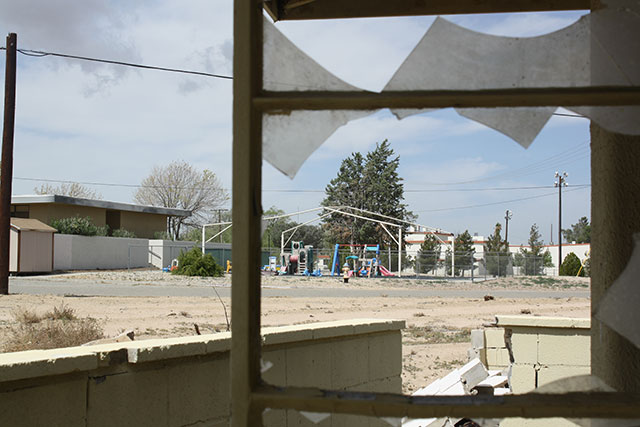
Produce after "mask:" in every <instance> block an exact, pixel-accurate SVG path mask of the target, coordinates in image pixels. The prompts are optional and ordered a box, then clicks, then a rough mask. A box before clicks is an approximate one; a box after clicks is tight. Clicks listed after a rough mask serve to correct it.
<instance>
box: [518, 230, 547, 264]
mask: <svg viewBox="0 0 640 427" xmlns="http://www.w3.org/2000/svg"><path fill="white" fill-rule="evenodd" d="M528 243H529V248H530V249H524V248H520V253H521V254H522V257H523V259H522V264H523V266H524V271H525V274H526V275H528V276H532V275H538V274H540V273H542V269H543V267H544V253H543V252H542V249H543V245H544V241H543V240H542V238H541V236H540V232H539V231H538V226H537V225H536V224H533V225H532V226H531V230H529V241H528Z"/></svg>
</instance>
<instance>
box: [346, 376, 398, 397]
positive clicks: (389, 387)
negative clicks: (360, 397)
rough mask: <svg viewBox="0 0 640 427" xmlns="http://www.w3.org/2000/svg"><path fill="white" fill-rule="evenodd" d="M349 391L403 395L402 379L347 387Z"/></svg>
mask: <svg viewBox="0 0 640 427" xmlns="http://www.w3.org/2000/svg"><path fill="white" fill-rule="evenodd" d="M347 390H349V391H368V392H372V393H402V378H401V377H399V376H395V377H389V378H382V379H379V380H375V381H369V382H368V383H364V384H359V385H357V386H353V387H347Z"/></svg>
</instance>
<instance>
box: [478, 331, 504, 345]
mask: <svg viewBox="0 0 640 427" xmlns="http://www.w3.org/2000/svg"><path fill="white" fill-rule="evenodd" d="M484 340H485V346H486V347H487V348H490V347H495V348H501V347H506V346H507V345H506V344H505V342H504V328H486V329H485V330H484Z"/></svg>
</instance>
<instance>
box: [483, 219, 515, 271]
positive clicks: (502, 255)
mask: <svg viewBox="0 0 640 427" xmlns="http://www.w3.org/2000/svg"><path fill="white" fill-rule="evenodd" d="M501 231H502V225H501V224H500V223H499V222H498V223H496V227H495V229H494V231H493V234H492V235H490V236H489V237H488V238H487V244H486V245H484V259H485V268H486V269H487V273H489V274H491V275H492V276H506V275H507V268H508V267H509V263H510V262H511V254H510V253H509V242H507V241H506V240H502V236H500V232H501Z"/></svg>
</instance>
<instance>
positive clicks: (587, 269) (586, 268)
mask: <svg viewBox="0 0 640 427" xmlns="http://www.w3.org/2000/svg"><path fill="white" fill-rule="evenodd" d="M582 271H584V275H585V276H587V277H591V257H589V258H587V259H585V260H584V267H582Z"/></svg>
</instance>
